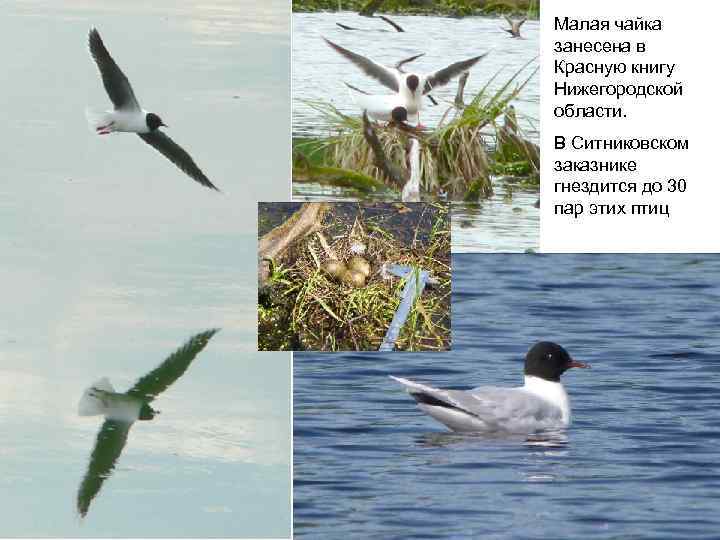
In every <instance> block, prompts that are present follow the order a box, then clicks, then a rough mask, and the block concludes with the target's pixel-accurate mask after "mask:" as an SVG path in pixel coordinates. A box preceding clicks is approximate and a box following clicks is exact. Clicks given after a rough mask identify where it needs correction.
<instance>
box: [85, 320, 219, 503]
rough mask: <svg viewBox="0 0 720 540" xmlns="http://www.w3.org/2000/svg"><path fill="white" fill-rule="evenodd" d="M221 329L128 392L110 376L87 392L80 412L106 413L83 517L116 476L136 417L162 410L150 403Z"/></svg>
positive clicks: (94, 453) (190, 342)
mask: <svg viewBox="0 0 720 540" xmlns="http://www.w3.org/2000/svg"><path fill="white" fill-rule="evenodd" d="M217 332H218V330H217V329H214V330H208V331H206V332H202V333H200V334H197V335H196V336H194V337H192V338H190V339H189V340H188V341H187V342H186V343H185V345H183V346H182V347H181V348H179V349H178V350H177V351H175V352H174V353H173V354H171V355H170V356H169V357H168V358H167V359H166V360H165V361H164V362H163V363H161V364H160V365H159V366H157V367H156V368H155V369H153V370H152V371H150V372H149V373H148V374H146V375H144V376H143V377H141V378H140V379H138V381H137V382H136V383H135V385H134V386H133V387H132V388H131V389H130V390H128V391H127V392H118V391H116V390H115V388H113V386H112V384H110V381H109V380H108V378H107V377H103V378H102V379H100V380H99V381H97V382H95V383H94V384H93V385H92V386H90V388H88V389H87V390H85V392H83V395H82V397H81V398H80V403H79V404H78V414H79V415H80V416H104V417H105V421H104V422H103V425H102V427H101V428H100V431H99V432H98V434H97V440H96V441H95V447H94V448H93V451H92V454H91V456H90V462H89V463H88V469H87V472H86V473H85V477H84V478H83V480H82V482H81V483H80V488H79V489H78V493H77V511H78V513H79V514H80V517H85V515H86V514H87V512H88V510H89V509H90V503H92V501H93V499H94V498H95V496H96V495H97V494H98V493H99V492H100V488H101V487H102V485H103V483H104V482H105V480H107V479H108V478H109V477H110V476H111V475H112V472H113V470H114V469H115V463H116V462H117V460H118V458H119V457H120V454H121V453H122V451H123V448H125V443H126V442H127V438H128V434H129V433H130V428H131V427H132V425H133V423H135V421H136V420H152V419H153V418H154V417H155V415H157V414H158V413H159V411H156V410H155V409H153V408H152V407H151V406H150V402H152V401H153V400H154V399H155V398H156V397H158V396H159V395H160V394H161V393H162V392H164V391H165V390H167V389H168V388H169V387H170V386H171V385H172V384H173V383H174V382H175V381H177V380H178V379H179V378H180V377H181V376H182V375H183V374H184V373H185V371H186V370H187V369H188V367H189V366H190V364H191V363H192V361H193V360H194V359H195V357H196V356H197V355H198V354H199V353H200V352H201V351H202V350H203V349H204V348H205V346H206V345H207V343H208V341H210V338H212V337H213V336H214V335H215V334H216V333H217Z"/></svg>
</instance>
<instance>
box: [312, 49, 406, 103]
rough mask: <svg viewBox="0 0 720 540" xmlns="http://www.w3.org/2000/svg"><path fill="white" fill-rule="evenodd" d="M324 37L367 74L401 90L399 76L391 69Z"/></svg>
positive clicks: (393, 89) (396, 90) (392, 88)
mask: <svg viewBox="0 0 720 540" xmlns="http://www.w3.org/2000/svg"><path fill="white" fill-rule="evenodd" d="M323 39H324V40H325V43H327V44H328V45H330V46H331V47H332V48H333V49H335V50H336V51H337V52H339V53H340V54H341V55H343V56H344V57H345V58H347V59H348V60H350V61H351V62H352V63H353V64H355V65H356V66H357V67H359V68H360V69H361V70H362V72H363V73H365V75H369V76H370V77H372V78H373V79H375V80H376V81H378V82H379V83H380V84H382V85H383V86H387V87H388V88H390V89H391V90H392V91H393V92H398V91H399V90H400V87H399V86H398V80H397V77H396V76H395V73H394V72H393V71H392V70H391V69H388V68H386V67H385V66H381V65H380V64H376V63H375V62H373V61H372V60H370V59H369V58H365V57H364V56H361V55H359V54H356V53H354V52H352V51H348V50H347V49H345V48H344V47H341V46H340V45H336V44H335V43H333V42H332V41H330V40H329V39H325V38H323Z"/></svg>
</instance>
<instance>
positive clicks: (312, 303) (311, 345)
mask: <svg viewBox="0 0 720 540" xmlns="http://www.w3.org/2000/svg"><path fill="white" fill-rule="evenodd" d="M387 206H389V207H392V208H393V209H395V211H401V210H402V208H403V207H402V206H396V205H387ZM408 207H410V206H409V205H408ZM412 208H414V210H413V211H414V212H419V213H421V214H422V215H421V216H418V219H417V226H416V227H415V229H414V231H405V232H410V233H411V235H408V236H412V239H411V240H408V239H407V238H406V239H405V240H403V239H401V238H400V236H403V235H396V234H393V231H392V230H391V229H392V228H391V227H388V226H387V225H386V224H385V223H383V219H382V217H381V216H378V217H375V218H368V219H366V220H364V222H363V226H364V228H365V231H366V233H367V235H366V237H365V243H366V245H367V251H366V254H365V258H366V259H367V260H368V262H370V264H371V268H372V273H371V275H370V277H369V279H368V280H367V282H366V284H365V286H364V287H361V288H352V287H350V286H348V285H345V284H342V283H339V282H338V281H335V280H334V279H332V278H331V277H330V276H328V275H327V274H326V273H325V272H324V271H323V270H322V266H323V264H324V263H325V262H327V260H329V259H330V257H329V256H328V255H327V254H326V253H325V252H324V250H323V248H322V246H321V245H320V243H319V242H318V240H317V238H316V237H315V236H313V237H310V238H309V239H306V240H305V241H304V242H303V243H301V245H299V246H297V248H296V251H295V253H294V254H293V257H294V259H293V263H292V264H291V265H289V266H286V267H285V268H283V269H282V272H281V273H282V276H281V277H279V278H278V279H276V280H275V284H274V288H275V294H274V295H275V297H276V298H277V299H278V300H276V304H278V305H279V306H282V307H283V308H284V309H286V310H287V312H288V314H287V317H286V319H285V320H286V323H287V331H286V332H285V336H284V337H285V339H284V340H281V341H283V342H284V343H287V345H288V347H290V346H291V345H292V344H294V345H292V348H295V349H297V348H301V349H305V350H322V351H339V350H366V351H367V350H377V349H378V347H379V346H380V343H381V342H382V340H383V337H384V335H385V333H386V331H387V329H388V327H389V325H390V322H391V320H392V318H393V316H394V314H395V310H396V309H397V307H398V305H399V303H400V291H401V290H402V288H403V286H404V283H403V281H402V280H401V279H399V278H391V279H386V278H384V277H383V276H382V275H381V272H380V268H381V267H382V265H383V263H395V264H402V265H408V266H416V267H421V268H423V269H425V270H429V271H430V273H431V275H432V277H433V278H435V279H436V280H437V283H436V284H435V285H434V286H432V287H426V289H425V291H424V292H423V294H422V295H421V296H420V297H419V298H418V299H417V300H416V302H415V305H414V307H413V309H412V310H411V313H410V315H409V316H408V319H407V321H406V323H405V326H404V327H403V330H402V332H401V335H400V339H399V340H398V342H397V349H399V350H413V351H419V350H443V349H448V348H449V346H450V282H451V271H450V229H449V217H448V207H447V206H446V205H440V204H418V205H412ZM327 221H328V222H329V223H330V225H329V226H328V227H327V229H326V231H325V235H326V236H327V237H329V238H330V241H329V244H330V247H331V249H332V251H333V252H334V253H335V254H337V256H338V258H339V259H340V260H343V261H346V260H347V259H349V258H350V257H351V253H350V249H349V240H348V234H349V232H350V230H351V228H352V225H353V222H351V221H349V220H348V219H346V218H341V217H340V216H338V215H335V216H333V217H331V218H329V219H328V220H327ZM267 320H268V321H270V322H273V321H274V322H275V323H276V324H277V323H278V320H277V318H275V319H273V318H272V317H267ZM264 333H267V334H275V338H277V337H278V336H277V332H275V331H269V329H265V330H264V329H263V315H262V313H261V320H260V346H261V348H263V345H267V346H271V345H273V344H270V343H266V344H263V334H264ZM270 348H272V349H274V350H277V349H278V347H277V344H274V346H271V347H270Z"/></svg>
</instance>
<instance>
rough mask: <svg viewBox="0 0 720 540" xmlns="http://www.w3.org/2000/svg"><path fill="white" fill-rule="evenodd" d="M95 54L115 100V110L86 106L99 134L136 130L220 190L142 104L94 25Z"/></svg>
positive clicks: (180, 165)
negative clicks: (91, 108)
mask: <svg viewBox="0 0 720 540" xmlns="http://www.w3.org/2000/svg"><path fill="white" fill-rule="evenodd" d="M88 44H89V46H90V54H91V55H92V57H93V59H94V60H95V63H96V64H97V67H98V69H99V70H100V75H101V76H102V80H103V85H104V86H105V91H106V92H107V94H108V97H110V101H112V103H113V110H112V111H100V112H98V111H92V110H90V109H87V110H86V116H87V119H88V123H89V124H90V126H91V127H92V128H93V130H94V131H95V133H97V134H98V135H107V134H109V133H113V132H125V133H136V134H137V135H138V136H139V137H140V138H141V139H142V140H143V141H145V142H146V143H147V144H149V145H150V146H152V147H153V148H155V150H157V151H158V152H160V153H161V154H162V155H163V156H165V157H166V158H168V159H169V160H170V161H172V162H173V163H174V164H175V165H176V166H177V167H178V168H179V169H180V170H181V171H183V172H184V173H185V174H187V175H188V176H189V177H190V178H192V179H193V180H195V181H196V182H199V183H200V184H202V185H203V186H205V187H208V188H210V189H214V190H216V191H219V190H218V188H216V187H215V186H214V185H213V183H212V182H211V181H210V180H208V178H207V176H205V173H203V172H202V171H201V170H200V167H198V166H197V164H196V163H195V161H193V159H192V158H191V157H190V154H188V153H187V152H186V151H185V150H183V149H182V147H180V146H179V145H178V144H177V143H176V142H175V141H173V140H172V139H171V138H170V137H168V136H167V135H166V134H165V133H164V132H162V131H160V128H161V127H167V126H166V125H165V123H163V121H162V120H161V119H160V117H159V116H158V115H157V114H155V113H151V112H148V111H146V110H145V109H143V108H141V107H140V104H139V103H138V100H137V98H136V97H135V93H134V92H133V89H132V86H130V81H128V79H127V77H126V76H125V74H124V73H123V72H122V70H121V69H120V67H119V66H118V65H117V64H116V63H115V60H113V58H112V56H110V53H109V52H108V50H107V49H106V48H105V44H104V43H103V40H102V38H101V37H100V33H99V32H98V31H97V29H95V28H92V29H91V30H90V34H89V35H88Z"/></svg>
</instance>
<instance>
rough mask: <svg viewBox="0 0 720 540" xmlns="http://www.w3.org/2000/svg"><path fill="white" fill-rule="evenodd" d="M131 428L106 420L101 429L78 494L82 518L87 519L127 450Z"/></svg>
mask: <svg viewBox="0 0 720 540" xmlns="http://www.w3.org/2000/svg"><path fill="white" fill-rule="evenodd" d="M130 426H132V423H130V422H119V421H117V420H105V423H104V424H103V425H102V427H101V428H100V431H99V432H98V435H97V439H96V441H95V447H94V448H93V451H92V454H91V455H90V461H89V463H88V469H87V472H86V473H85V477H84V478H83V479H82V482H81V483H80V487H79V489H78V493H77V511H78V514H80V517H85V515H86V514H87V513H88V510H89V509H90V503H92V501H93V499H94V498H95V496H96V495H97V494H98V493H99V492H100V488H102V485H103V483H104V482H105V480H107V479H108V478H110V476H111V475H112V472H113V470H114V469H115V463H116V462H117V460H118V458H119V457H120V454H122V451H123V448H125V443H126V442H127V437H128V433H129V432H130Z"/></svg>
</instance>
